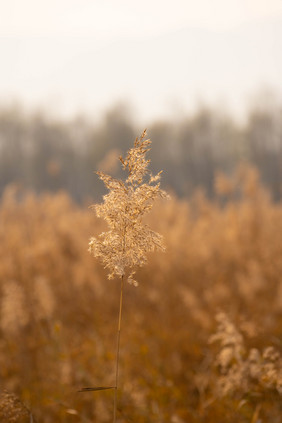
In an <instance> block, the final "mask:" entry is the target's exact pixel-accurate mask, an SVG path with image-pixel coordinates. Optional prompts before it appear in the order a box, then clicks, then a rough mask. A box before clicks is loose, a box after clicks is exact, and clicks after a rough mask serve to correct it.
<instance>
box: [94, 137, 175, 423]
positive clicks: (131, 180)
mask: <svg viewBox="0 0 282 423" xmlns="http://www.w3.org/2000/svg"><path fill="white" fill-rule="evenodd" d="M145 136H146V131H144V132H143V133H142V135H141V136H140V138H136V140H135V143H134V147H133V148H131V149H130V150H129V151H128V153H127V156H126V157H125V158H122V157H120V158H119V159H120V162H121V164H122V167H123V170H126V171H127V178H126V179H125V181H122V180H120V179H115V178H112V177H111V176H109V175H106V174H105V173H103V172H97V174H98V176H99V178H100V179H101V180H102V181H103V182H104V184H105V185H106V187H107V189H108V190H109V192H108V194H106V195H105V196H104V197H103V199H104V202H103V203H102V204H98V205H94V206H92V207H93V208H94V210H95V212H96V215H97V216H98V217H102V218H104V219H105V220H106V222H107V224H108V227H109V230H108V232H103V233H102V234H100V236H99V237H98V238H94V237H93V238H91V239H90V242H89V251H90V252H91V253H92V254H93V255H94V257H97V258H100V259H101V261H102V262H103V264H104V267H105V268H107V269H109V274H108V278H109V279H112V278H114V276H117V277H119V278H120V279H121V288H120V302H119V317H118V330H117V350H116V366H115V386H114V418H113V422H114V423H115V422H116V418H117V417H116V415H117V391H118V376H119V356H120V332H121V317H122V300H123V288H124V279H125V277H127V281H128V282H129V283H130V284H133V285H135V286H137V285H138V283H137V281H136V280H135V279H134V278H133V276H134V274H135V271H134V268H135V267H136V266H139V267H140V266H143V265H144V264H145V263H146V262H147V253H148V252H150V251H154V250H156V249H159V250H164V245H163V239H162V236H161V235H160V234H158V233H156V232H154V231H152V230H151V229H150V228H149V227H148V226H147V225H144V224H143V222H142V219H143V216H144V215H145V214H146V213H148V212H149V211H150V210H151V208H152V206H153V202H154V200H155V199H156V198H158V197H162V198H166V197H168V196H167V194H166V193H165V191H162V190H161V189H160V183H159V180H160V175H161V172H159V173H158V174H157V175H156V176H153V175H152V174H150V173H149V172H148V169H147V168H148V165H149V162H150V160H148V159H146V153H147V152H148V151H149V150H150V145H151V141H150V140H149V139H145ZM94 389H95V388H94ZM94 389H93V390H94Z"/></svg>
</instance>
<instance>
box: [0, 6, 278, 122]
mask: <svg viewBox="0 0 282 423" xmlns="http://www.w3.org/2000/svg"><path fill="white" fill-rule="evenodd" d="M269 19H281V22H282V0H240V1H239V0H197V1H195V0H193V1H191V0H173V1H164V0H142V1H140V0H138V1H135V0H9V1H7V0H0V54H1V56H0V57H1V62H2V64H1V67H0V75H1V78H0V103H3V102H5V101H9V100H16V99H18V100H19V101H22V102H23V103H24V104H26V105H28V106H31V107H33V106H37V105H40V104H42V105H46V104H49V103H50V104H54V103H56V107H57V108H58V111H61V112H62V113H64V112H66V113H75V112H76V111H79V110H82V111H90V110H91V111H93V110H97V111H100V110H99V109H105V108H107V106H111V105H112V103H114V102H118V101H122V100H128V101H129V102H132V104H136V106H137V109H138V111H139V112H140V114H141V116H145V117H147V116H148V117H149V116H150V115H152V116H153V115H161V113H162V111H163V110H164V105H163V103H164V101H166V102H167V103H170V104H172V103H173V102H174V103H178V102H179V104H183V105H184V106H185V105H186V100H187V97H190V100H189V101H190V102H191V101H192V100H191V99H192V97H193V96H195V95H199V96H200V97H202V98H203V99H204V97H205V93H204V92H202V91H201V87H204V88H205V92H206V93H207V97H209V92H210V100H211V101H213V100H214V101H217V99H220V98H222V96H223V97H224V96H225V94H226V99H227V100H229V98H230V100H231V103H232V98H231V97H232V90H231V89H230V92H228V90H227V91H226V92H225V89H226V86H225V85H224V84H223V85H222V87H221V86H220V85H218V88H219V89H218V88H217V84H213V78H214V76H213V75H212V74H211V72H210V70H209V69H207V70H206V72H207V76H209V78H210V80H209V82H208V78H205V75H204V76H203V78H204V79H205V84H206V85H204V86H203V82H202V81H201V80H197V77H196V76H197V75H196V73H197V72H194V74H193V73H191V75H190V78H191V79H192V81H191V80H190V82H191V84H192V83H193V86H194V87H195V90H194V92H192V91H191V90H190V91H189V89H188V88H187V90H185V89H184V90H182V89H181V86H180V82H179V84H178V85H177V83H174V82H173V75H172V74H171V72H172V69H170V73H169V75H168V78H167V80H169V81H170V82H169V83H167V84H166V82H165V81H166V80H165V78H164V83H163V86H162V85H161V83H160V82H159V81H158V83H157V84H156V83H155V81H154V80H152V79H151V80H150V78H149V77H148V78H147V79H146V81H145V80H142V73H141V71H140V67H142V60H144V58H142V57H140V62H139V63H131V62H130V57H128V56H126V55H125V53H124V52H125V51H128V43H136V44H135V46H136V48H134V50H133V51H134V53H136V57H138V49H139V47H140V45H139V43H140V42H142V41H144V42H145V41H146V40H148V41H149V44H150V43H151V40H155V39H156V37H160V36H166V34H169V33H172V32H173V31H178V30H181V29H182V28H183V29H185V28H186V29H187V28H188V29H189V28H194V29H195V28H197V29H200V30H203V31H213V32H214V31H217V32H222V33H223V34H225V32H226V31H232V30H234V29H236V28H237V27H240V25H248V24H252V23H253V22H263V21H264V20H265V21H266V20H269ZM48 40H49V41H48ZM261 40H263V37H262V38H261ZM124 43H127V44H124ZM273 43H275V39H274V41H273ZM113 45H115V47H111V46H113ZM115 49H116V51H114V50H115ZM119 49H120V51H121V56H122V57H123V63H122V64H121V66H119V67H120V68H121V67H122V70H123V76H122V75H121V74H120V77H119V78H118V79H117V80H116V83H115V81H114V79H115V75H114V73H112V74H110V73H109V69H108V66H109V65H110V64H111V63H112V62H111V61H110V59H109V60H105V61H104V58H105V57H106V56H107V55H114V56H115V54H116V56H115V60H116V62H115V64H112V66H117V65H118V63H117V61H118V51H119ZM103 51H104V52H105V56H103ZM113 51H114V54H113ZM130 51H132V50H130ZM95 52H97V56H96V53H95ZM141 53H142V54H143V53H144V50H143V49H142V48H140V54H141ZM87 54H89V62H88V61H87V59H86V57H87ZM145 54H146V51H145ZM156 54H158V52H156ZM203 54H205V52H204V51H203ZM207 54H208V52H207ZM124 55H125V56H124ZM149 56H150V52H149ZM136 57H135V60H136ZM218 57H220V55H219V56H218ZM222 59H223V60H224V58H222ZM127 60H128V62H127V63H124V62H125V61H127ZM256 60H260V59H258V58H257V59H256ZM261 60H262V61H263V58H261ZM267 60H268V61H269V57H268V58H267ZM176 61H177V59H176ZM270 62H271V60H270ZM80 63H81V66H80V67H79V64H80ZM271 63H272V62H271ZM271 63H270V64H269V67H268V69H267V70H263V71H262V72H264V73H262V74H261V75H258V78H257V80H258V83H260V82H261V83H266V84H267V83H270V84H271V83H272V82H273V81H272V79H273V78H272V76H273V75H274V74H275V75H274V76H276V74H278V71H280V68H279V69H278V66H279V65H278V64H277V63H276V62H275V61H274V62H273V64H271ZM157 64H158V63H157V58H155V59H154V58H153V59H152V60H151V64H150V63H147V64H146V66H152V67H154V66H155V68H156V67H157ZM83 66H84V67H85V72H84V71H83ZM102 66H105V68H104V69H103V68H102ZM134 66H135V67H137V66H138V67H139V71H136V72H137V74H136V78H137V80H136V87H135V85H134V80H131V78H133V76H132V73H133V72H134V70H133V69H131V68H134ZM271 66H272V67H273V69H272V68H271ZM95 67H96V68H99V71H98V73H97V75H96V74H95ZM117 67H118V66H117ZM69 69H71V72H70V73H69ZM89 69H91V70H92V74H90V72H89ZM127 69H128V75H126V72H127ZM194 70H196V69H194ZM165 71H166V69H165V67H164V72H165ZM138 72H140V73H138ZM64 74H65V78H64ZM117 75H118V71H117ZM230 77H231V75H230ZM238 77H239V78H240V75H238ZM98 78H99V81H97V79H98ZM107 78H110V79H107ZM174 78H175V80H177V78H178V75H177V72H176V74H175V76H174ZM187 78H188V79H189V71H188V74H187ZM82 79H84V81H83V82H84V85H83V84H82V82H81V80H82ZM223 79H224V78H223ZM231 79H232V78H231ZM231 79H230V80H231ZM268 79H271V80H268ZM126 80H127V81H128V83H127V82H126ZM254 80H255V79H254ZM274 80H275V78H274ZM276 82H277V81H276ZM279 82H280V81H278V83H279ZM209 84H210V85H209ZM137 85H139V87H140V88H138V87H137ZM213 85H215V87H214V88H213ZM226 85H228V78H227V80H226ZM247 85H248V82H247V81H243V82H242V87H241V88H240V89H241V91H242V93H240V95H241V96H243V95H244V90H248V86H247ZM156 86H157V87H158V88H157V89H156ZM235 86H236V89H238V84H237V83H236V84H235ZM86 87H87V88H86ZM145 88H146V90H147V94H146V96H145V95H144V89H145ZM274 88H275V87H274ZM280 88H282V80H281V87H280ZM253 89H255V86H250V87H249V90H250V91H252V90H253ZM216 90H218V91H216ZM183 92H184V93H185V98H184V97H183ZM230 93H231V94H230ZM245 94H246V93H245ZM236 95H237V97H238V95H239V94H238V93H237V94H236ZM142 96H143V98H142ZM157 98H159V102H160V104H159V105H158V101H157V100H156V99H157ZM208 99H209V98H208ZM237 100H238V99H237ZM237 100H236V101H237ZM150 104H152V107H151V106H150ZM150 107H151V108H152V110H150Z"/></svg>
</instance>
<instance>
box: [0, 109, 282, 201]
mask: <svg viewBox="0 0 282 423" xmlns="http://www.w3.org/2000/svg"><path fill="white" fill-rule="evenodd" d="M143 129H144V128H139V127H138V125H136V123H134V121H133V119H132V118H131V117H130V114H129V113H128V110H127V108H126V107H124V106H115V107H113V108H112V109H111V110H108V111H107V112H106V113H105V114H104V116H103V118H101V119H100V120H99V121H98V122H95V123H93V122H91V121H90V120H89V119H87V118H86V117H81V116H80V117H76V118H73V119H72V120H65V121H63V120H56V119H54V118H50V116H48V114H46V113H43V112H39V111H37V112H36V113H33V114H31V113H29V114H28V113H26V112H25V111H24V110H23V109H22V108H20V107H18V106H17V107H9V108H8V107H6V108H5V107H3V106H2V107H1V108H0V195H1V194H2V193H3V190H4V188H5V186H6V185H7V184H9V183H11V182H20V183H21V184H22V186H23V187H24V188H28V189H32V190H34V191H35V192H42V191H58V190H60V189H64V190H67V191H68V192H69V193H70V194H71V196H72V197H73V198H74V199H75V200H76V201H78V202H80V201H82V200H83V199H85V198H86V197H89V196H90V197H92V198H93V197H94V198H97V197H98V196H99V195H100V194H101V192H102V189H103V187H102V184H100V182H98V180H97V179H98V178H95V176H94V175H93V171H94V170H97V169H100V170H104V171H105V172H109V173H111V174H115V175H116V176H118V173H119V166H118V161H117V157H118V155H119V154H124V153H125V152H126V151H127V150H128V148H130V147H131V146H132V142H133V140H134V139H135V137H136V136H138V135H140V133H141V132H142V130H143ZM148 136H149V137H150V138H151V140H152V141H153V144H152V151H151V161H152V163H151V168H152V169H153V170H156V171H158V170H159V169H164V170H165V172H164V179H163V182H164V185H166V187H169V188H171V189H172V190H173V191H174V192H175V193H176V194H177V195H179V196H190V195H191V194H192V193H193V191H194V190H195V189H196V188H198V187H202V188H203V189H204V190H205V191H206V194H207V196H208V197H210V198H213V196H214V177H215V173H216V172H217V171H222V172H224V173H227V174H231V173H232V172H233V171H234V169H235V168H236V167H237V165H238V163H239V162H241V161H245V162H248V163H251V164H252V165H254V166H255V167H257V168H258V170H259V173H260V177H261V180H262V182H263V183H264V184H265V185H266V186H267V187H268V189H269V191H270V192H271V193H272V196H273V199H274V200H279V199H280V198H281V192H282V188H281V181H282V178H281V177H282V105H281V104H277V103H276V105H275V106H274V102H273V103H271V102H270V103H268V104H267V103H266V104H264V105H263V107H262V106H261V104H257V105H255V106H253V107H252V108H250V109H249V112H248V113H247V116H246V118H245V120H244V123H242V122H241V123H238V122H237V121H235V120H234V119H233V118H232V117H231V116H229V115H228V114H226V113H225V111H224V110H221V111H219V110H217V109H210V108H207V107H200V108H198V110H197V111H196V112H195V113H194V114H191V115H190V116H185V117H182V118H179V119H177V120H176V119H175V120H174V121H173V120H166V121H165V120H164V121H157V122H153V123H149V124H148Z"/></svg>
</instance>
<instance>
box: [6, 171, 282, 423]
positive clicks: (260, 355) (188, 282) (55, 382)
mask: <svg viewBox="0 0 282 423" xmlns="http://www.w3.org/2000/svg"><path fill="white" fill-rule="evenodd" d="M93 178H94V176H93ZM215 185H216V190H217V193H218V199H217V200H215V201H213V202H210V201H208V200H207V198H205V196H204V195H203V194H202V193H201V192H197V193H195V195H194V197H193V198H191V199H190V200H189V201H184V200H183V201H181V200H178V199H176V198H174V197H173V196H172V199H171V200H170V201H167V200H163V201H160V202H159V203H157V204H156V205H155V207H154V208H153V209H152V212H151V213H150V214H149V215H148V218H147V221H148V223H149V225H150V227H151V228H152V229H153V230H155V231H157V232H158V233H160V234H162V235H163V237H164V242H165V245H166V252H155V253H152V254H150V255H149V257H148V264H147V265H145V266H144V267H142V268H141V269H139V270H138V271H137V272H136V278H137V280H138V282H139V286H138V287H135V286H133V285H130V284H127V283H126V284H125V286H124V297H123V300H124V303H123V315H122V330H121V341H120V370H119V371H120V374H119V388H120V389H119V391H118V407H117V421H118V422H134V423H186V422H187V423H188V422H189V423H196V422H205V423H218V422H229V423H233V422H234V423H235V422H236V423H237V422H250V423H255V422H259V421H260V422H271V423H281V421H282V417H281V416H282V405H281V404H282V364H281V362H282V361H281V356H282V205H281V204H279V203H273V202H272V201H271V200H270V198H269V196H268V194H267V192H265V191H264V190H263V188H262V187H261V186H260V183H259V180H258V175H257V173H256V171H255V170H254V169H252V168H249V167H246V166H241V167H239V168H238V170H237V172H236V173H235V174H234V175H233V177H232V178H227V177H225V176H224V175H218V177H217V178H216V180H215ZM90 204H91V201H89V203H87V204H85V205H84V206H78V205H76V204H75V203H73V202H72V200H71V199H70V198H69V197H68V196H67V195H66V194H65V193H58V194H56V195H50V194H44V195H40V196H35V195H34V194H32V193H29V192H22V191H21V190H20V189H18V188H17V187H16V186H9V187H8V188H7V189H6V191H5V193H4V195H3V197H2V200H1V206H0V281H1V285H0V303H1V308H0V313H1V314H0V331H1V336H0V386H1V387H2V388H5V389H6V390H7V391H9V392H11V393H14V394H16V395H17V396H18V397H19V398H20V399H21V401H22V402H23V403H24V404H25V405H26V406H27V408H28V409H30V410H31V411H32V414H33V418H34V420H33V421H36V422H38V423H40V422H42V423H71V422H73V423H75V422H83V423H90V422H98V423H106V422H110V421H112V412H113V392H112V391H111V390H108V391H97V392H78V391H79V390H80V389H81V388H83V387H97V386H112V385H113V384H114V378H115V354H116V333H117V324H118V313H119V290H120V283H119V281H118V280H117V279H113V280H108V279H107V271H106V270H104V268H103V265H101V264H100V263H99V261H98V260H97V259H95V258H94V257H92V256H91V255H90V254H89V253H88V251H87V249H88V242H89V238H90V237H91V236H96V235H98V234H99V233H101V231H102V230H104V228H105V226H104V223H103V220H101V219H98V218H97V217H96V216H95V213H93V211H92V210H90V209H89V208H88V206H90ZM0 412H1V407H0ZM2 421H3V422H4V421H5V420H1V422H2ZM9 421H10V420H9ZM11 421H12V420H11ZM13 421H14V420H13ZM21 421H30V420H21Z"/></svg>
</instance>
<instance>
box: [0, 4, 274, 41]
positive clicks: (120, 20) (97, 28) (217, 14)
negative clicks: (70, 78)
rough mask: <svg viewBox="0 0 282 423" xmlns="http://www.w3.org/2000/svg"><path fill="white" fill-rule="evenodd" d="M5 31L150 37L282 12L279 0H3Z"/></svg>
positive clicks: (0, 16) (1, 30) (0, 19)
mask: <svg viewBox="0 0 282 423" xmlns="http://www.w3.org/2000/svg"><path fill="white" fill-rule="evenodd" d="M0 11H1V13H0V34H1V36H9V35H18V36H26V35H33V36H58V35H65V36H90V37H98V38H101V39H111V38H113V37H116V36H127V37H146V36H148V35H152V34H158V33H161V32H166V31H168V30H171V29H177V28H180V27H183V26H186V25H192V26H197V27H202V28H213V29H220V28H230V27H232V26H234V25H238V24H240V23H242V22H246V21H251V20H254V19H261V18H267V17H271V16H272V17H274V16H275V17H278V16H282V1H281V0H197V1H194V0H193V1H191V0H173V1H164V0H142V1H140V0H138V1H137V0H9V1H7V0H0Z"/></svg>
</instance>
